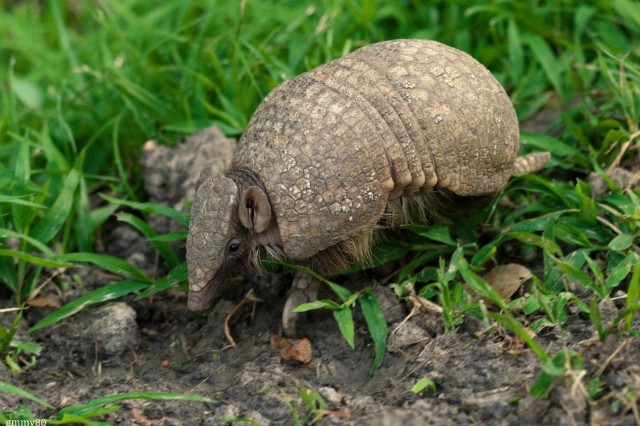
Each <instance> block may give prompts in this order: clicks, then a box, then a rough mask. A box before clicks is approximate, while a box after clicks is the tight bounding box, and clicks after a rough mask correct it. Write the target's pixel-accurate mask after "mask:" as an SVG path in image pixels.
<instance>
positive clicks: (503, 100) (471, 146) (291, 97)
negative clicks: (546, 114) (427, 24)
mask: <svg viewBox="0 0 640 426" xmlns="http://www.w3.org/2000/svg"><path fill="white" fill-rule="evenodd" d="M518 140H519V130H518V122H517V118H516V116H515V112H514V110H513V107H512V105H511V102H510V100H509V98H508V96H507V95H506V93H505V92H504V89H503V88H502V87H501V86H500V84H499V83H498V82H497V81H496V80H495V79H494V78H493V76H492V75H491V73H490V72H489V71H488V70H487V69H486V68H484V67H483V66H482V65H481V64H479V63H478V62H477V61H475V60H474V59H473V58H471V57H470V56H469V55H467V54H465V53H463V52H460V51H458V50H456V49H453V48H450V47H448V46H445V45H442V44H440V43H437V42H433V41H426V40H395V41H389V42H383V43H377V44H373V45H370V46H366V47H363V48H361V49H359V50H357V51H355V52H353V53H351V54H350V55H347V56H345V57H344V58H341V59H337V60H335V61H332V62H330V63H328V64H325V65H322V66H320V67H318V68H316V69H314V70H311V71H310V72H308V73H305V74H302V75H300V76H298V77H295V78H293V79H291V80H288V81H286V82H284V83H283V84H281V85H280V86H278V87H277V88H275V89H274V90H273V91H272V92H271V93H270V94H269V95H268V96H267V97H266V98H265V99H264V101H263V102H262V103H261V104H260V106H259V107H258V109H257V110H256V112H255V114H254V115H253V117H252V119H251V121H250V122H249V125H248V126H247V128H246V130H245V132H244V134H243V136H242V138H241V140H240V142H239V145H238V150H237V151H236V154H235V156H234V160H233V163H232V168H242V169H248V170H251V171H253V172H254V173H256V174H257V175H258V176H259V177H260V178H261V180H262V181H263V182H264V184H265V187H266V189H267V192H268V195H269V197H270V200H271V204H272V207H273V210H274V212H275V214H276V217H277V221H278V226H279V228H280V234H281V238H282V243H283V247H284V250H285V253H286V254H287V255H288V256H290V257H291V258H293V259H306V258H308V257H310V256H312V255H314V254H316V253H318V252H319V251H321V250H323V249H325V248H327V247H330V246H333V245H335V244H337V243H339V242H341V241H344V240H346V239H347V238H349V237H351V236H354V235H356V234H359V233H361V232H362V231H363V230H364V229H368V228H370V227H372V226H374V225H375V224H376V223H377V222H378V221H379V219H380V217H381V216H382V215H383V213H384V210H385V206H386V203H387V201H388V200H389V199H393V198H397V197H399V196H402V195H404V196H411V195H415V194H417V193H418V192H420V191H423V192H424V191H430V190H432V189H433V188H434V187H441V188H446V189H448V190H450V191H452V192H454V193H457V194H459V195H485V194H490V193H494V192H497V191H499V190H500V189H501V188H502V187H503V186H504V185H505V183H506V181H507V179H508V178H509V176H510V175H511V172H512V165H513V162H514V158H515V156H516V153H517V150H518Z"/></svg>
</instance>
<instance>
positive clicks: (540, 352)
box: [487, 312, 551, 362]
mask: <svg viewBox="0 0 640 426" xmlns="http://www.w3.org/2000/svg"><path fill="white" fill-rule="evenodd" d="M487 315H489V318H491V319H492V320H494V321H496V322H498V323H500V324H502V325H503V326H504V327H506V328H508V329H509V330H511V332H512V333H514V334H516V335H517V336H518V337H520V338H521V339H522V341H524V342H525V343H526V344H527V346H529V347H530V348H531V350H532V351H533V352H534V353H535V354H536V355H537V356H538V358H540V359H541V360H542V361H544V362H547V361H549V360H550V359H551V358H550V357H549V355H548V354H547V353H546V352H545V351H544V349H542V346H540V345H539V344H538V343H537V342H536V341H535V340H533V337H531V336H530V335H529V333H527V330H525V329H524V326H523V325H522V324H520V323H519V322H518V321H516V319H515V318H513V317H512V316H511V315H502V314H498V313H495V312H487Z"/></svg>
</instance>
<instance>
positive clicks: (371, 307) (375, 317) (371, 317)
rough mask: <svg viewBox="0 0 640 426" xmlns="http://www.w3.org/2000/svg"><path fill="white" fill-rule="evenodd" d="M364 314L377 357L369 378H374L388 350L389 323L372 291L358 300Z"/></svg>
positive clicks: (365, 293)
mask: <svg viewBox="0 0 640 426" xmlns="http://www.w3.org/2000/svg"><path fill="white" fill-rule="evenodd" d="M358 302H359V303H360V308H361V309H362V314H363V315H364V319H365V321H366V322H367V328H368V329H369V334H371V340H373V346H374V349H375V357H374V358H373V364H371V370H370V371H369V377H371V376H373V374H374V373H375V372H376V370H377V369H378V367H380V364H381V363H382V359H383V358H384V353H385V351H386V348H387V322H386V321H385V319H384V316H383V315H382V309H381V308H380V304H379V303H378V299H377V298H376V296H375V294H373V292H371V291H365V292H364V293H362V295H361V296H360V298H359V299H358Z"/></svg>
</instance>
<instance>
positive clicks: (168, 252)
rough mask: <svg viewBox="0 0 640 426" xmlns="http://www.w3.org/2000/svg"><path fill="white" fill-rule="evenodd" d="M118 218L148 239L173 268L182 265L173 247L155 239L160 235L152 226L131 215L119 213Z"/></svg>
mask: <svg viewBox="0 0 640 426" xmlns="http://www.w3.org/2000/svg"><path fill="white" fill-rule="evenodd" d="M117 217H118V220H119V221H120V222H124V223H128V224H129V225H131V226H133V227H134V228H136V229H137V230H138V231H139V232H140V233H141V234H142V235H144V236H145V237H146V238H147V241H149V242H150V243H151V245H153V247H154V248H155V249H156V250H157V251H158V253H160V256H162V258H163V259H164V261H165V262H167V264H169V266H170V267H171V268H175V267H176V266H178V264H179V263H180V260H179V259H178V256H176V254H175V253H174V252H173V250H172V249H171V247H169V244H167V243H166V242H164V241H159V240H157V239H154V238H155V237H157V236H158V234H157V233H156V231H155V230H154V229H153V228H152V227H151V226H149V224H148V223H146V222H145V221H143V220H142V219H140V218H139V217H136V216H134V215H132V214H131V213H118V215H117Z"/></svg>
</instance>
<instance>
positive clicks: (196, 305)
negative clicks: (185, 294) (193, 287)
mask: <svg viewBox="0 0 640 426" xmlns="http://www.w3.org/2000/svg"><path fill="white" fill-rule="evenodd" d="M210 293H213V292H211V291H209V292H207V291H206V289H205V290H202V291H198V292H195V291H189V302H188V306H189V310H190V311H193V312H199V311H204V310H206V309H209V308H210V307H211V302H212V301H213V294H210Z"/></svg>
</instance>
